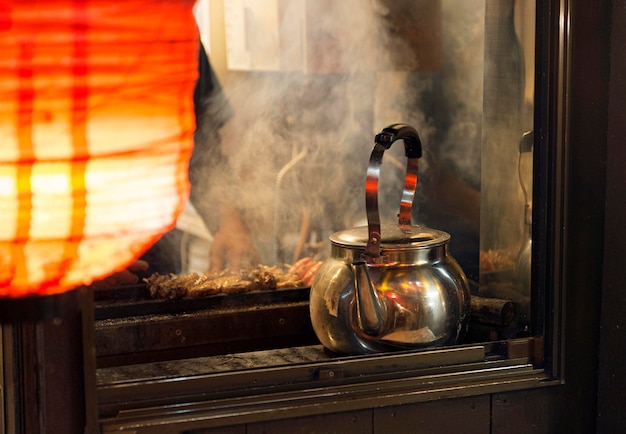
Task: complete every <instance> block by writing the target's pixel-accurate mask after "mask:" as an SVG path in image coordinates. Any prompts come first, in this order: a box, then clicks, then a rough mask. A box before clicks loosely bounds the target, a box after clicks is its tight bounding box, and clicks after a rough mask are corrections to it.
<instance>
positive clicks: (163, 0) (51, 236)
mask: <svg viewBox="0 0 626 434" xmlns="http://www.w3.org/2000/svg"><path fill="white" fill-rule="evenodd" d="M193 4H194V1H191V0H187V1H184V0H176V1H172V0H153V1H149V0H142V1H134V0H73V1H72V0H66V1H61V0H40V1H37V0H31V1H20V0H15V1H9V2H8V3H7V2H2V1H0V71H1V73H0V297H3V298H9V297H21V296H26V295H35V294H39V295H43V294H58V293H62V292H65V291H67V290H69V289H71V288H74V287H76V286H79V285H82V284H89V283H91V282H92V281H93V280H94V279H98V278H101V277H104V276H106V275H108V274H110V273H112V272H114V271H117V270H120V269H123V268H124V267H126V266H128V265H129V264H130V263H132V262H133V261H134V260H135V259H136V258H137V257H139V256H140V255H141V254H142V253H143V252H144V251H145V250H146V249H147V248H148V247H149V246H150V245H152V244H153V243H154V242H155V241H156V239H157V238H158V237H159V236H160V235H161V234H162V233H164V232H165V231H167V230H168V229H170V228H171V227H172V226H173V225H174V223H175V219H176V217H177V215H178V214H179V212H181V211H182V208H183V205H184V202H185V199H186V197H187V194H188V191H189V185H188V181H187V163H188V158H189V154H190V151H191V148H192V146H193V145H192V143H193V142H192V136H193V129H194V117H193V99H192V94H193V87H194V84H195V81H196V78H197V59H198V34H197V28H196V24H195V21H194V17H193V13H192V7H193Z"/></svg>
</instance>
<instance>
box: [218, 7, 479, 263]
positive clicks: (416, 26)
mask: <svg viewBox="0 0 626 434" xmlns="http://www.w3.org/2000/svg"><path fill="white" fill-rule="evenodd" d="M280 3H281V5H282V7H284V8H285V9H284V12H285V13H286V14H289V8H298V7H302V1H301V0H289V1H287V0H285V1H283V2H280ZM433 4H435V5H436V4H437V3H435V2H432V1H430V0H429V1H424V0H421V1H419V0H418V1H416V0H404V1H402V0H370V1H367V0H342V1H329V0H327V1H321V0H316V1H309V2H306V5H307V7H308V8H309V9H308V10H307V14H308V16H309V17H314V18H312V19H311V20H309V21H308V22H307V23H306V32H307V36H308V37H307V40H308V41H309V45H308V51H307V52H308V53H309V54H312V55H311V56H308V58H307V60H306V61H303V62H301V64H302V65H303V67H302V69H301V70H296V71H284V72H275V71H274V72H245V73H241V72H238V73H233V74H229V76H228V77H220V80H221V82H222V86H223V87H224V91H225V93H226V95H227V98H228V100H229V102H230V105H231V106H232V108H233V111H234V117H233V118H232V119H231V121H230V122H229V124H228V125H227V127H226V128H224V129H223V130H222V132H221V139H222V147H223V151H224V153H225V154H226V155H227V156H228V159H229V163H230V170H232V173H233V174H234V175H235V178H236V179H237V180H238V187H237V188H238V190H237V191H236V194H235V195H236V197H237V200H238V202H239V206H240V207H241V208H242V209H243V210H244V212H245V216H246V220H247V223H248V225H249V228H250V229H251V231H252V232H253V234H254V237H255V240H256V243H257V248H258V250H259V251H260V253H261V257H262V262H264V263H272V262H281V261H282V262H285V261H286V262H289V261H291V260H292V259H293V258H292V256H291V255H292V252H293V250H294V245H295V244H296V243H297V242H298V237H299V236H300V232H301V229H302V227H301V225H302V223H303V217H302V216H303V212H304V213H306V215H308V217H309V220H310V222H311V231H310V234H309V235H308V238H307V239H306V243H307V246H308V248H309V250H308V251H306V252H305V253H307V254H308V255H310V256H316V255H318V257H320V258H322V257H323V256H325V255H326V254H327V248H328V243H327V237H328V235H329V234H330V233H332V232H334V231H337V230H342V229H346V228H351V227H354V226H355V225H357V224H364V223H365V207H364V197H365V193H364V186H365V185H364V184H365V174H366V169H367V164H368V160H369V155H370V153H371V151H372V149H373V144H374V134H375V133H377V132H379V131H380V130H381V129H382V128H383V127H385V126H387V125H388V124H390V123H396V122H402V123H407V124H409V125H411V126H414V127H415V128H416V129H417V130H418V132H419V133H420V137H421V139H422V142H423V146H424V149H425V151H426V154H427V155H426V156H425V158H423V160H424V161H421V162H420V183H421V182H422V179H424V180H425V184H424V185H422V184H418V187H419V188H420V189H421V190H420V191H419V193H418V197H417V198H416V201H417V202H418V203H417V205H416V207H415V209H416V213H415V214H416V215H415V219H414V220H415V221H416V222H422V221H423V220H425V219H427V217H428V215H429V214H430V212H429V209H428V208H429V207H430V205H432V202H433V201H432V199H431V200H430V201H429V200H428V198H427V196H428V191H427V190H426V185H428V182H427V181H428V179H429V177H431V172H432V171H433V170H434V169H433V167H435V165H434V162H435V161H436V163H437V164H436V166H437V167H440V165H446V166H449V167H450V170H452V171H453V172H454V173H456V174H457V175H459V176H460V177H462V178H464V179H465V180H466V181H467V182H468V183H469V184H471V185H472V186H474V187H475V188H479V187H480V146H481V123H482V118H481V116H482V93H483V92H482V77H483V71H482V67H481V65H482V62H483V36H484V35H483V25H484V1H483V0H473V1H467V0H442V1H441V3H440V5H441V7H440V9H439V13H440V16H439V17H434V18H433V17H431V16H426V15H425V14H424V13H423V11H424V10H425V8H429V9H431V10H432V5H433ZM427 5H430V6H427ZM399 11H400V13H399ZM433 20H435V21H433ZM437 20H440V22H441V26H440V31H441V37H440V38H439V43H440V44H441V47H437V46H432V47H426V49H422V52H421V54H420V52H418V53H417V54H416V50H415V49H414V44H413V47H412V45H411V43H410V42H411V41H410V40H409V41H407V40H406V38H404V39H403V37H402V32H401V30H402V31H405V32H406V31H407V29H410V30H411V32H417V33H411V32H409V33H408V34H409V35H415V34H417V35H419V34H420V33H419V32H420V31H422V30H423V29H425V28H431V29H436V28H437V25H436V24H437ZM290 25H293V23H291V24H290ZM429 26H430V27H429ZM293 27H294V28H296V27H298V26H293ZM399 27H402V28H399ZM405 34H407V33H405ZM264 36H267V35H258V37H256V36H255V35H248V38H249V40H254V39H256V40H259V41H260V40H262V38H263V37H264ZM432 36H433V35H432V34H430V35H429V34H426V33H423V34H422V36H421V37H432ZM435 36H436V35H435ZM285 39H287V40H286V41H282V42H283V45H282V46H281V49H282V50H283V52H284V53H297V52H302V50H299V48H301V47H298V46H289V44H288V42H289V40H290V41H293V42H294V43H295V44H301V43H302V38H301V37H300V35H299V34H294V37H293V38H285ZM437 39H438V38H434V39H433V41H436V40H437ZM418 51H419V50H418ZM424 53H430V54H432V53H435V54H438V55H440V59H439V60H440V62H439V65H436V66H435V67H433V61H432V60H428V59H427V57H424ZM316 56H317V57H316ZM425 59H426V60H425ZM436 60H437V59H436V58H435V63H436ZM407 65H410V68H407ZM416 68H417V69H416ZM394 162H395V163H394ZM404 166H405V157H404V155H403V147H402V146H401V145H400V144H397V145H394V146H392V148H391V149H390V150H389V151H387V152H386V154H385V164H383V170H382V174H381V185H380V193H379V196H380V199H381V200H380V207H381V209H380V212H381V218H382V220H383V222H387V221H389V222H393V221H396V220H395V219H396V218H397V217H396V215H397V212H398V206H399V198H400V193H401V189H402V180H403V177H404ZM211 182H216V180H215V179H212V181H211ZM220 190H223V191H226V190H228V191H231V192H232V191H233V184H232V180H229V182H228V183H227V184H226V185H223V186H220V185H215V186H214V187H213V188H212V191H214V192H216V191H220ZM208 200H210V199H208ZM432 226H435V227H437V228H440V229H444V230H446V229H449V228H447V227H445V223H444V224H443V227H442V225H441V224H436V225H432ZM277 232H279V233H277ZM277 236H278V237H279V238H280V239H279V240H276V237H277ZM277 243H278V249H277V248H276V247H277ZM320 246H321V247H320Z"/></svg>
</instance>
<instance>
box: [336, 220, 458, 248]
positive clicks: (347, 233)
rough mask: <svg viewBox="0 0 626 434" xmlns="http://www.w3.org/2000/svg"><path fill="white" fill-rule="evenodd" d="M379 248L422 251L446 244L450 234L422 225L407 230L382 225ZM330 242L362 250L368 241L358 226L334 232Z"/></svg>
mask: <svg viewBox="0 0 626 434" xmlns="http://www.w3.org/2000/svg"><path fill="white" fill-rule="evenodd" d="M381 234H382V238H381V242H380V245H381V248H383V249H422V248H429V247H435V246H439V245H442V244H446V243H448V242H449V241H450V234H448V233H447V232H444V231H440V230H437V229H431V228H429V227H426V226H422V225H411V226H409V227H408V229H407V230H405V229H404V227H403V228H400V226H399V225H395V224H383V225H382V227H381ZM329 239H330V241H331V242H332V243H333V244H335V245H338V246H341V247H346V248H359V247H361V248H364V247H365V246H366V245H367V242H368V239H369V232H368V227H367V226H359V227H356V228H353V229H347V230H343V231H339V232H335V233H334V234H332V235H330V237H329Z"/></svg>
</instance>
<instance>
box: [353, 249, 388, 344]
mask: <svg viewBox="0 0 626 434" xmlns="http://www.w3.org/2000/svg"><path fill="white" fill-rule="evenodd" d="M352 269H353V272H354V287H355V288H356V313H357V325H358V327H359V328H360V329H361V330H363V332H365V333H366V334H368V335H370V336H380V335H381V334H382V332H383V331H384V328H385V323H386V322H387V305H386V303H385V300H384V299H382V298H381V297H379V294H378V293H377V291H376V288H374V285H373V284H372V279H371V278H370V275H369V271H368V269H367V264H366V263H365V261H355V262H354V263H353V264H352Z"/></svg>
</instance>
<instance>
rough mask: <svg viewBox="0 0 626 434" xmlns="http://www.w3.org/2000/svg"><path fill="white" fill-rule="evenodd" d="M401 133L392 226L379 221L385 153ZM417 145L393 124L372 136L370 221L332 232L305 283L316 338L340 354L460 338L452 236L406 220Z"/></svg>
mask: <svg viewBox="0 0 626 434" xmlns="http://www.w3.org/2000/svg"><path fill="white" fill-rule="evenodd" d="M399 139H401V140H403V141H404V147H405V154H406V157H407V171H406V177H405V184H404V190H403V194H402V198H401V200H400V214H399V221H398V224H397V225H394V224H384V225H381V223H380V216H379V211H378V180H379V176H380V166H381V164H382V159H383V154H384V151H385V150H386V149H389V148H390V147H391V145H392V144H393V143H394V142H395V141H396V140H399ZM421 155H422V144H421V141H420V138H419V135H418V133H417V131H416V130H415V129H414V128H413V127H410V126H408V125H404V124H394V125H391V126H389V127H387V128H385V129H383V130H382V132H380V133H379V134H377V135H376V136H375V145H374V150H373V151H372V154H371V157H370V161H369V166H368V169H367V179H366V184H365V199H366V212H367V222H368V225H367V226H366V227H365V226H363V227H358V228H354V229H351V230H346V231H340V232H336V233H334V234H332V235H331V236H330V242H331V256H330V257H329V258H328V259H327V260H325V261H324V263H323V264H322V266H321V267H320V269H319V270H318V272H317V274H316V277H315V280H314V282H313V285H312V287H311V298H310V313H311V321H312V324H313V329H314V330H315V333H316V335H317V337H318V338H319V340H320V342H321V343H322V344H323V345H324V346H325V347H326V348H328V349H329V350H331V351H333V352H336V353H340V354H365V353H373V352H381V351H391V350H399V349H410V348H421V347H432V346H438V345H450V344H455V343H458V342H459V341H460V340H461V339H462V338H463V336H464V335H465V332H466V330H467V322H468V320H469V309H470V296H471V295H470V291H469V285H468V281H467V278H466V276H465V273H464V272H463V270H462V269H461V267H460V266H459V265H458V263H457V262H456V261H455V260H454V258H453V257H452V256H451V255H450V253H449V251H448V244H449V241H450V235H449V234H447V233H446V232H443V231H439V230H435V229H430V228H427V227H424V226H420V225H412V224H411V211H412V207H413V198H414V196H415V189H416V186H417V180H418V173H417V172H418V161H419V158H420V157H421Z"/></svg>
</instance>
